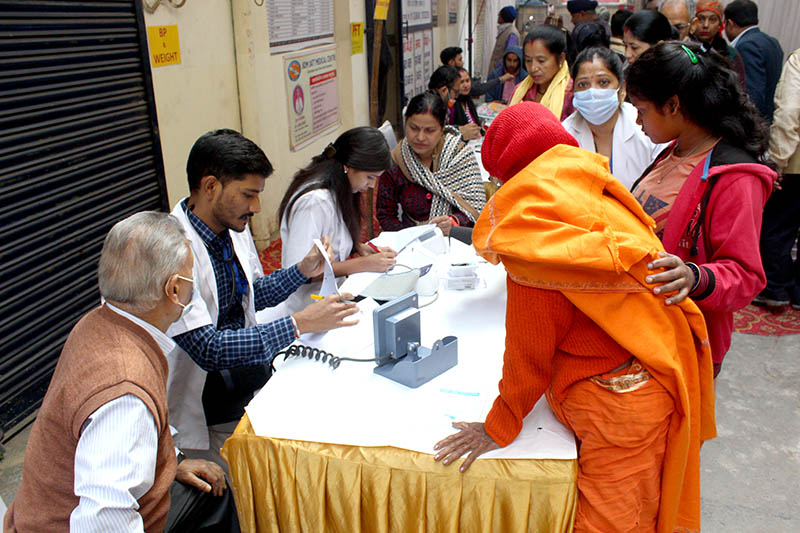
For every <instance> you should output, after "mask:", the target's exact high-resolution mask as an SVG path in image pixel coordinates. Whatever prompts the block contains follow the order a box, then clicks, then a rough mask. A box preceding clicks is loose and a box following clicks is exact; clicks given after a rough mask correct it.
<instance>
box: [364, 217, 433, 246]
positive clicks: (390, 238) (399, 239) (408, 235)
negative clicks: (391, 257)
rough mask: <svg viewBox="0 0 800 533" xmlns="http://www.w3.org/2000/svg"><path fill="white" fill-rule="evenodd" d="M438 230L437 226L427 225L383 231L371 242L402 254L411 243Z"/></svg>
mask: <svg viewBox="0 0 800 533" xmlns="http://www.w3.org/2000/svg"><path fill="white" fill-rule="evenodd" d="M434 228H436V224H426V225H424V226H411V227H410V228H404V229H401V230H399V231H382V232H381V233H380V235H378V236H377V237H375V238H374V239H372V240H371V241H370V242H371V243H372V244H374V245H375V246H388V247H389V248H392V249H393V250H394V251H395V252H397V253H400V252H401V251H403V249H404V248H405V247H406V246H408V245H409V244H410V243H411V242H413V241H415V240H417V239H419V238H420V237H421V236H422V235H424V234H426V233H429V232H430V231H431V230H433V229H434Z"/></svg>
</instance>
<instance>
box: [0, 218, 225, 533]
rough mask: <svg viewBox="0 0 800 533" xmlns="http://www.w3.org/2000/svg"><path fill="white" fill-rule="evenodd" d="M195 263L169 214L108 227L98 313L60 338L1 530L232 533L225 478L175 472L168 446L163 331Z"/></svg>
mask: <svg viewBox="0 0 800 533" xmlns="http://www.w3.org/2000/svg"><path fill="white" fill-rule="evenodd" d="M192 265H193V257H192V252H191V250H190V248H189V244H188V241H187V240H186V236H185V234H184V231H183V229H182V227H181V225H180V223H179V222H178V221H177V220H176V219H175V218H173V217H172V216H170V215H168V214H166V213H159V212H155V211H149V212H142V213H137V214H135V215H132V216H130V217H128V218H126V219H125V220H123V221H121V222H118V223H117V224H116V225H114V227H113V228H111V231H110V232H109V233H108V235H107V236H106V239H105V242H104V244H103V250H102V252H101V255H100V265H99V269H98V281H99V287H100V294H101V295H102V297H103V298H104V300H105V303H104V304H103V305H101V306H99V307H97V308H95V309H93V310H92V311H90V312H89V313H87V314H86V315H85V316H84V317H83V318H81V319H80V321H78V323H77V324H76V325H75V327H74V328H73V329H72V331H71V332H70V335H69V337H68V338H67V342H66V344H65V345H64V349H63V351H62V352H61V357H60V358H59V360H58V364H57V365H56V369H55V373H54V374H53V379H52V381H51V382H50V386H49V387H48V389H47V393H46V395H45V397H44V402H43V403H42V407H41V409H40V410H39V414H38V416H37V418H36V421H35V422H34V425H33V430H32V431H31V435H30V437H29V439H28V445H27V449H26V452H25V463H24V465H23V469H22V483H21V485H20V488H19V492H18V493H17V498H16V500H15V501H14V502H13V503H12V504H11V507H9V509H8V512H7V514H6V517H5V521H4V531H7V532H8V531H11V532H15V531H18V532H25V531H35V532H50V531H52V532H56V531H116V532H121V531H198V530H200V529H201V528H203V527H207V526H209V525H212V526H213V527H214V528H215V529H214V531H238V521H237V519H236V512H235V507H234V505H233V500H232V497H231V495H230V491H229V490H226V483H225V476H224V473H223V471H222V469H221V468H220V467H219V466H218V465H216V464H214V463H210V462H208V461H203V460H185V461H181V462H180V464H178V458H177V455H178V453H179V452H178V451H177V450H176V449H175V447H174V446H173V443H172V428H171V426H170V425H169V414H168V412H167V390H166V385H167V372H168V367H167V360H166V357H165V353H167V352H169V351H170V350H172V348H173V347H174V344H173V341H172V340H171V339H170V338H169V337H168V336H167V335H166V333H165V332H166V330H167V328H168V327H169V326H170V324H172V322H174V321H175V320H176V319H177V318H178V317H179V316H181V314H182V313H183V312H184V310H185V309H186V307H187V304H188V303H189V302H190V301H191V299H192V293H193V283H194V282H193V280H192ZM171 504H172V505H171Z"/></svg>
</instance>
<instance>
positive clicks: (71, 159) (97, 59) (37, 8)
mask: <svg viewBox="0 0 800 533" xmlns="http://www.w3.org/2000/svg"><path fill="white" fill-rule="evenodd" d="M146 61H147V50H146V42H145V30H144V20H143V17H142V11H141V5H140V1H134V0H116V1H115V0H107V1H93V2H86V1H84V2H70V1H62V0H56V1H37V2H33V1H16V2H15V1H4V0H0V198H2V206H3V207H2V211H0V232H2V239H1V240H0V264H1V265H2V275H1V276H0V302H1V303H2V314H0V424H2V427H3V428H6V429H7V428H10V427H12V426H14V425H15V424H17V423H18V422H20V421H21V420H22V419H23V418H25V417H26V416H27V415H29V414H30V413H31V412H33V411H34V410H35V409H36V408H37V407H38V406H39V404H40V403H41V400H42V397H43V396H44V391H45V390H46V388H47V385H48V383H49V381H50V377H51V376H52V373H53V369H54V368H55V364H56V361H57V360H58V356H59V354H60V352H61V348H62V346H63V344H64V341H65V340H66V336H67V334H68V333H69V331H70V329H71V328H72V326H74V324H75V322H76V321H77V320H78V319H79V318H80V317H81V315H82V314H84V313H86V312H87V311H89V310H90V309H91V308H92V307H94V306H96V305H97V304H98V301H99V300H98V299H99V294H98V291H97V280H96V269H97V259H98V257H99V254H100V249H101V247H102V242H103V238H104V237H105V234H106V233H107V232H108V230H109V229H110V227H111V226H112V225H113V224H114V223H115V222H116V221H118V220H120V219H122V218H124V217H126V216H127V215H129V214H131V213H134V212H136V211H141V210H144V209H161V210H164V209H166V208H167V207H168V206H167V197H166V188H165V184H164V175H163V174H164V171H163V162H162V160H161V148H160V144H159V140H158V133H157V126H156V118H155V106H154V103H153V94H152V92H153V91H152V83H151V80H150V69H149V65H148V63H146Z"/></svg>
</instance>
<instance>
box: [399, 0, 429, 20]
mask: <svg viewBox="0 0 800 533" xmlns="http://www.w3.org/2000/svg"><path fill="white" fill-rule="evenodd" d="M401 9H402V11H403V20H402V23H403V25H406V24H408V26H419V25H422V24H431V23H433V10H432V9H431V0H403V3H402V5H401Z"/></svg>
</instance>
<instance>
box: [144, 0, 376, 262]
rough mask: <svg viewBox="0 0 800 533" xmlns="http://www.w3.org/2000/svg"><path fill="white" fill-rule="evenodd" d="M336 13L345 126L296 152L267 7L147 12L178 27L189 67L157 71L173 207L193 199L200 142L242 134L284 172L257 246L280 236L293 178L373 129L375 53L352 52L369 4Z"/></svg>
mask: <svg viewBox="0 0 800 533" xmlns="http://www.w3.org/2000/svg"><path fill="white" fill-rule="evenodd" d="M334 13H335V15H334V32H335V41H336V48H337V68H338V73H337V78H338V81H339V105H340V117H341V122H342V124H341V127H340V128H339V129H337V130H336V131H334V132H332V133H330V134H329V135H326V136H324V137H323V138H321V139H318V140H317V141H315V142H314V143H312V144H311V145H309V146H307V147H305V148H303V149H301V150H299V151H297V152H291V151H290V150H289V140H288V117H287V111H286V95H285V92H286V91H285V87H284V73H283V70H284V69H283V56H282V55H281V54H276V55H271V54H270V53H269V44H268V33H267V8H266V5H263V6H256V5H255V3H254V2H253V1H252V0H203V1H202V2H187V3H186V4H185V5H184V7H183V8H180V9H175V8H173V7H171V6H168V5H166V3H164V4H162V5H161V7H160V8H159V9H158V10H157V11H156V12H155V13H153V14H148V13H146V12H145V22H146V24H147V25H148V26H151V25H166V24H177V26H178V34H179V37H180V47H181V64H180V65H170V66H164V67H157V68H152V69H151V70H152V72H153V87H154V91H155V98H156V108H157V112H158V122H159V129H160V134H161V145H162V151H163V153H164V166H165V170H166V175H167V189H168V194H169V201H170V204H174V203H175V202H177V201H178V200H180V198H182V197H183V196H185V195H186V194H187V193H188V186H187V185H186V174H185V164H186V157H187V155H188V152H189V149H190V147H191V145H192V143H193V142H194V141H195V139H196V138H197V137H198V136H200V135H201V134H203V133H204V132H206V131H209V130H211V129H215V128H220V127H229V128H234V129H238V130H240V131H242V132H243V133H244V135H245V136H247V137H249V138H250V139H252V140H253V141H255V142H256V143H257V144H258V145H259V146H261V148H263V149H264V152H265V153H266V154H267V157H269V159H270V161H271V162H272V164H273V166H274V167H275V173H274V174H273V175H272V176H271V177H270V178H269V179H268V180H267V184H266V188H265V191H264V193H263V194H262V196H261V213H260V214H259V215H257V216H256V217H254V219H253V222H252V230H253V235H254V237H255V239H256V246H257V247H259V248H263V247H264V246H266V245H267V244H268V243H269V241H270V240H271V238H273V237H274V236H275V235H276V234H277V231H278V229H279V226H278V222H277V214H276V213H277V209H278V205H279V203H280V200H281V197H282V196H283V193H284V191H285V190H286V187H287V186H288V183H289V181H290V179H291V177H292V175H293V174H294V173H295V172H296V171H297V169H298V168H300V167H302V166H304V165H305V164H307V163H308V161H310V159H311V158H312V157H313V156H314V155H316V154H318V153H319V152H321V151H322V149H323V148H324V147H325V146H326V145H327V144H328V143H329V142H331V141H333V140H334V139H335V138H336V137H337V136H338V135H339V134H340V133H342V132H343V131H344V130H346V129H348V128H351V127H353V126H358V125H366V124H368V123H369V107H368V78H367V59H366V54H365V53H361V54H356V55H351V50H350V23H351V22H365V18H364V3H363V2H362V1H360V0H335V2H334Z"/></svg>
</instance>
